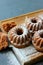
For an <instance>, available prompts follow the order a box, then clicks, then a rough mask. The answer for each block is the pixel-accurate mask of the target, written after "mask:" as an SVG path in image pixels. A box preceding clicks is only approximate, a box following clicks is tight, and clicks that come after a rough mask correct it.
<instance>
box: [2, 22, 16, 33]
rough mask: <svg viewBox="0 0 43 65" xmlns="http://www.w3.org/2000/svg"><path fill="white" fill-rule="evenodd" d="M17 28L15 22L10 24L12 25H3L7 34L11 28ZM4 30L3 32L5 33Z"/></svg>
mask: <svg viewBox="0 0 43 65" xmlns="http://www.w3.org/2000/svg"><path fill="white" fill-rule="evenodd" d="M15 26H16V23H15V22H10V23H8V22H7V23H3V24H2V28H3V30H4V31H5V32H8V31H9V30H10V29H11V28H13V27H15ZM3 30H2V31H3Z"/></svg>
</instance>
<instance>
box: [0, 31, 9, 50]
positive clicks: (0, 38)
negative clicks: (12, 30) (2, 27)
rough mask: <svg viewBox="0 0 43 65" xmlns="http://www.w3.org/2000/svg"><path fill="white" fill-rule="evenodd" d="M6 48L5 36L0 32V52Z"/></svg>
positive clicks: (6, 40)
mask: <svg viewBox="0 0 43 65" xmlns="http://www.w3.org/2000/svg"><path fill="white" fill-rule="evenodd" d="M7 47H8V37H7V34H5V33H3V32H0V51H1V50H3V49H6V48H7Z"/></svg>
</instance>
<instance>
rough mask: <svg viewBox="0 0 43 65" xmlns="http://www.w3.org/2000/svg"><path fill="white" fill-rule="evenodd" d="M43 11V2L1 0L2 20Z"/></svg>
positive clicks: (0, 15)
mask: <svg viewBox="0 0 43 65" xmlns="http://www.w3.org/2000/svg"><path fill="white" fill-rule="evenodd" d="M39 9H43V0H0V19H1V20H2V19H6V18H10V17H14V16H18V15H21V14H24V13H27V12H31V11H35V10H39Z"/></svg>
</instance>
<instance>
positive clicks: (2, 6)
mask: <svg viewBox="0 0 43 65" xmlns="http://www.w3.org/2000/svg"><path fill="white" fill-rule="evenodd" d="M39 9H43V0H0V20H2V19H6V18H10V17H15V16H18V15H21V14H24V13H28V12H31V11H35V10H39ZM9 52H10V53H9ZM9 52H6V53H1V52H0V65H16V64H15V63H14V61H15V60H14V58H15V57H14V55H13V54H12V52H11V51H9ZM10 54H11V55H12V57H11V55H10ZM8 56H9V57H8ZM9 60H10V62H8V61H9ZM13 60H14V61H13ZM11 62H12V63H11ZM17 63H18V62H17ZM34 65H43V62H39V63H36V64H34Z"/></svg>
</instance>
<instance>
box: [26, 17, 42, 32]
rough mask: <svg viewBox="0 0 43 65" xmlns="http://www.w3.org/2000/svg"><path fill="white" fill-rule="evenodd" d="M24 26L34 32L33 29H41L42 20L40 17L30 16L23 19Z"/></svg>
mask: <svg viewBox="0 0 43 65" xmlns="http://www.w3.org/2000/svg"><path fill="white" fill-rule="evenodd" d="M25 22H26V23H25V25H26V27H27V28H28V29H29V30H30V31H31V32H32V33H34V32H35V31H38V30H41V29H43V21H42V19H41V18H40V17H31V18H27V17H26V19H25Z"/></svg>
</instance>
